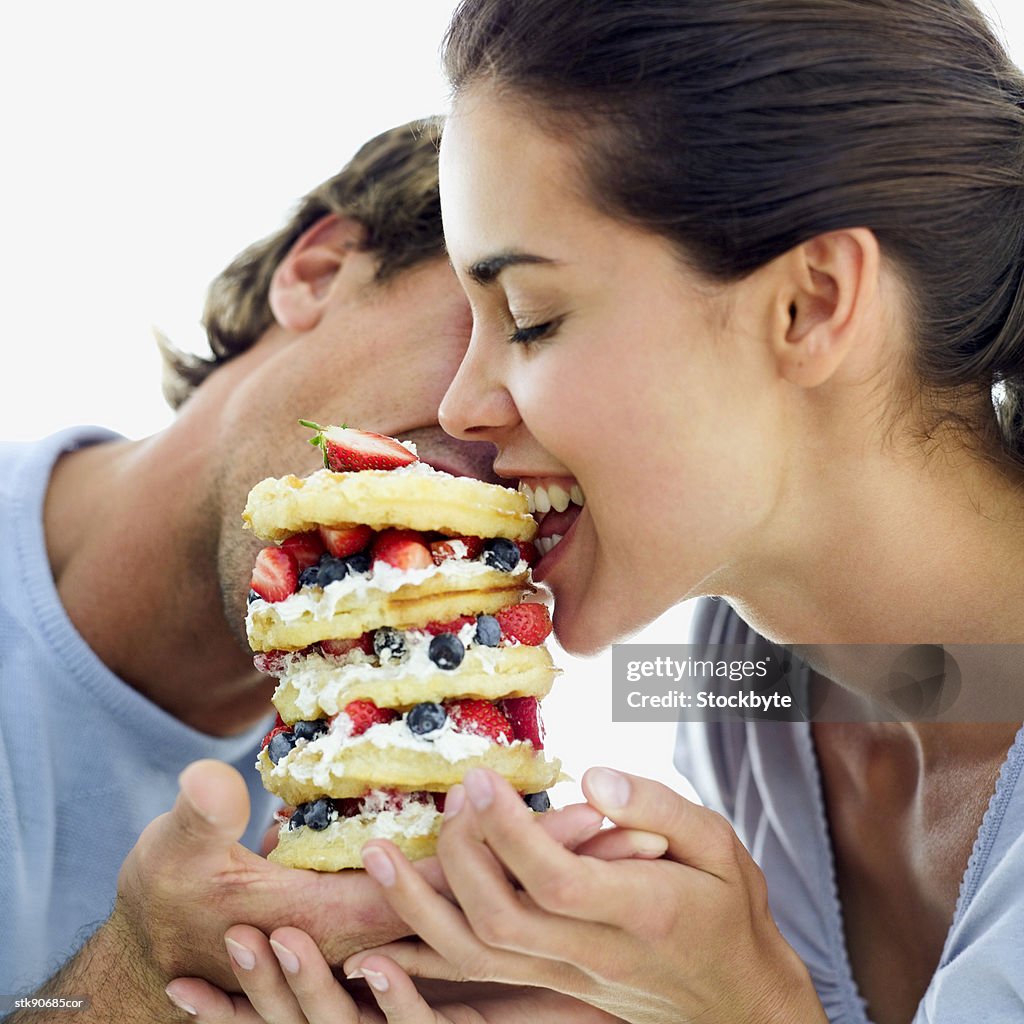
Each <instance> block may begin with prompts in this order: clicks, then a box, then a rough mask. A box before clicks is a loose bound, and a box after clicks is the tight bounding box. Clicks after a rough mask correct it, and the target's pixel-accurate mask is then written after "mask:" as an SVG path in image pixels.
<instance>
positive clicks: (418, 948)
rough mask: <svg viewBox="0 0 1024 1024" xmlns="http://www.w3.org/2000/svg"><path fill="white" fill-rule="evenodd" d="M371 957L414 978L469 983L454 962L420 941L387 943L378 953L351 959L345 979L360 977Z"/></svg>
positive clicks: (409, 940) (363, 954) (351, 957)
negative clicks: (380, 958)
mask: <svg viewBox="0 0 1024 1024" xmlns="http://www.w3.org/2000/svg"><path fill="white" fill-rule="evenodd" d="M368 956H386V957H388V958H389V959H390V960H393V961H394V962H395V963H396V964H398V966H399V967H401V968H402V970H403V971H405V973H406V974H408V975H410V976H412V977H413V978H429V979H431V980H432V981H455V982H463V983H464V982H466V981H468V980H469V979H468V978H466V976H465V975H464V974H463V973H462V972H461V971H459V970H458V968H456V966H455V965H454V964H453V963H451V961H449V960H446V959H445V958H444V957H443V956H442V955H441V954H440V953H438V952H437V950H436V949H431V948H430V946H428V945H427V944H426V943H425V942H421V941H419V940H418V939H402V940H401V941H400V942H388V943H385V944H384V945H383V946H377V947H376V948H375V949H366V950H363V952H361V953H356V954H354V955H353V956H350V957H349V958H348V959H347V960H346V961H345V963H344V964H343V965H342V970H343V971H344V972H345V977H346V978H357V977H361V975H360V974H359V973H358V971H359V969H360V968H361V967H362V965H363V961H364V960H365V959H366V958H367V957H368Z"/></svg>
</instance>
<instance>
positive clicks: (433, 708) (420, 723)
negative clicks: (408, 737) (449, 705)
mask: <svg viewBox="0 0 1024 1024" xmlns="http://www.w3.org/2000/svg"><path fill="white" fill-rule="evenodd" d="M447 719H448V712H447V711H445V709H444V708H443V707H441V705H440V704H434V703H432V702H431V701H424V702H423V703H422V704H417V705H416V706H415V707H414V708H410V710H409V713H408V714H407V715H406V716H405V724H406V725H407V726H409V731H410V732H412V733H415V734H416V735H417V736H423V735H425V734H426V733H428V732H435V731H436V730H438V729H440V728H441V726H443V725H444V723H445V722H446V721H447Z"/></svg>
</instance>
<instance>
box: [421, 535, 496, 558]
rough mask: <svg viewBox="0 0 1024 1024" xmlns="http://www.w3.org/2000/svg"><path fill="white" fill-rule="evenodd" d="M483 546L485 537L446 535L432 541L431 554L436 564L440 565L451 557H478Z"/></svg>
mask: <svg viewBox="0 0 1024 1024" xmlns="http://www.w3.org/2000/svg"><path fill="white" fill-rule="evenodd" d="M483 546H484V539H483V537H445V538H443V539H442V540H435V541H432V542H431V544H430V554H431V555H432V556H433V558H434V562H435V564H437V565H440V564H441V563H442V562H446V561H447V560H448V559H449V558H463V559H469V558H476V556H477V555H479V554H480V551H481V549H482V548H483Z"/></svg>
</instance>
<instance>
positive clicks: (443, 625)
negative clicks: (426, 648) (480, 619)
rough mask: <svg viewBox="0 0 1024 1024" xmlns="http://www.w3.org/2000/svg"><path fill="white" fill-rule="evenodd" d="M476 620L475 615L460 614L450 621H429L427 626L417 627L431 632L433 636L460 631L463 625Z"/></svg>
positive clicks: (425, 631)
mask: <svg viewBox="0 0 1024 1024" xmlns="http://www.w3.org/2000/svg"><path fill="white" fill-rule="evenodd" d="M475 622H476V616H475V615H460V616H459V617H458V618H457V619H452V620H451V621H450V622H428V623H427V624H426V625H425V626H419V627H417V628H418V629H420V630H421V631H422V632H424V633H429V634H430V635H431V636H437V635H438V633H458V631H459V630H460V629H462V627H463V626H468V625H469V624H470V623H475Z"/></svg>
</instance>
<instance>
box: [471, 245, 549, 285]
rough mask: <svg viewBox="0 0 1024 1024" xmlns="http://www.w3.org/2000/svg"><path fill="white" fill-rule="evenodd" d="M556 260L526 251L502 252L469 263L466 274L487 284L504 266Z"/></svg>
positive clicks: (495, 277) (479, 282)
mask: <svg viewBox="0 0 1024 1024" xmlns="http://www.w3.org/2000/svg"><path fill="white" fill-rule="evenodd" d="M556 262H557V260H551V259H548V258H547V257H546V256H534V255H532V254H531V253H527V252H503V253H498V255H496V256H487V257H485V258H484V259H482V260H477V261H476V262H475V263H471V264H470V265H469V266H468V267H467V268H466V276H467V277H469V278H470V280H472V281H475V282H476V283H477V284H482V285H488V284H491V283H492V282H494V281H495V280H496V279H497V277H498V275H499V274H500V273H501V272H502V271H503V270H504V269H505V268H506V267H514V266H517V265H519V264H523V263H556Z"/></svg>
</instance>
